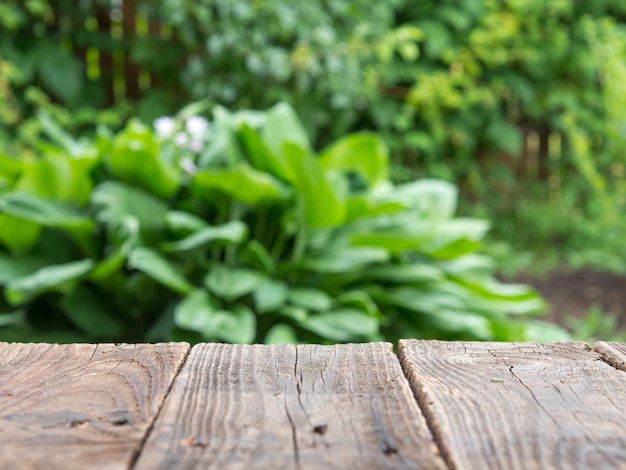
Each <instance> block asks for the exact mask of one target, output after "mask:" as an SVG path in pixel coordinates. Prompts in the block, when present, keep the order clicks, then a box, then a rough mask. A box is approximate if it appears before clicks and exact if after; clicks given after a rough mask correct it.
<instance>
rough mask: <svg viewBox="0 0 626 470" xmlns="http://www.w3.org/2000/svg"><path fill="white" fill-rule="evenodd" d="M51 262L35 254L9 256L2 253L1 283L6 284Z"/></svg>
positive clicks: (0, 266)
mask: <svg viewBox="0 0 626 470" xmlns="http://www.w3.org/2000/svg"><path fill="white" fill-rule="evenodd" d="M47 264H50V263H49V262H48V261H47V260H45V259H42V258H38V257H35V256H9V255H6V254H3V253H0V284H6V283H8V282H11V281H15V280H17V279H20V278H22V277H26V276H29V275H31V274H33V273H34V272H35V271H38V270H39V269H41V268H43V267H44V266H46V265H47Z"/></svg>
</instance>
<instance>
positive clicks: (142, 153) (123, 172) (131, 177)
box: [106, 121, 182, 198]
mask: <svg viewBox="0 0 626 470" xmlns="http://www.w3.org/2000/svg"><path fill="white" fill-rule="evenodd" d="M106 162H107V164H108V166H109V168H110V170H111V172H112V173H113V175H114V176H115V177H116V178H117V179H120V180H122V181H124V182H126V183H129V184H132V185H135V186H140V187H142V188H144V189H146V190H148V191H149V192H151V193H153V194H156V195H157V196H159V197H161V198H169V197H172V196H173V195H174V194H176V192H177V191H178V189H179V187H180V181H181V178H182V172H181V169H180V168H178V167H177V166H175V165H174V164H173V163H172V162H168V161H167V160H166V159H165V158H163V156H162V155H161V152H160V143H159V140H158V138H157V137H156V136H155V135H154V134H153V133H152V131H151V130H150V128H148V127H146V126H144V125H143V124H141V123H140V122H138V121H130V122H129V123H128V125H127V126H126V128H125V129H124V130H123V131H122V132H120V133H119V134H118V135H117V136H116V137H115V140H114V141H113V145H112V147H111V151H110V153H109V155H108V158H107V160H106Z"/></svg>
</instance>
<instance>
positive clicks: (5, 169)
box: [0, 154, 24, 182]
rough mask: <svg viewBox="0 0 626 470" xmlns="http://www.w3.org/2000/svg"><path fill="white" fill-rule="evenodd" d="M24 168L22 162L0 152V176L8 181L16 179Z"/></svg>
mask: <svg viewBox="0 0 626 470" xmlns="http://www.w3.org/2000/svg"><path fill="white" fill-rule="evenodd" d="M23 168H24V162H23V161H21V160H18V159H17V158H12V157H10V156H8V155H3V154H0V177H1V178H3V179H6V180H7V181H9V182H13V181H14V180H16V179H17V178H18V177H19V176H20V174H21V173H22V170H23Z"/></svg>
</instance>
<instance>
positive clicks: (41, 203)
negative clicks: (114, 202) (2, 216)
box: [0, 192, 94, 232]
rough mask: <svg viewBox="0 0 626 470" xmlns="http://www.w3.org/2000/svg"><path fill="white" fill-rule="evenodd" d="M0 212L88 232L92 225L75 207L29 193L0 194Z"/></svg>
mask: <svg viewBox="0 0 626 470" xmlns="http://www.w3.org/2000/svg"><path fill="white" fill-rule="evenodd" d="M0 212H4V213H6V214H10V215H13V216H15V217H18V218H21V219H25V220H29V221H32V222H35V223H37V224H40V225H43V226H46V227H57V228H63V229H69V230H74V229H75V230H84V231H86V232H89V231H91V230H93V226H94V224H93V221H92V220H91V219H89V218H87V217H83V216H82V215H81V213H80V212H79V211H78V210H76V209H75V208H73V207H71V206H68V205H65V204H61V203H56V202H52V201H47V200H44V199H41V198H39V197H37V196H36V195H34V194H29V193H22V192H11V193H6V194H4V195H2V196H0Z"/></svg>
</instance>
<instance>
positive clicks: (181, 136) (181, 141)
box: [174, 132, 189, 148]
mask: <svg viewBox="0 0 626 470" xmlns="http://www.w3.org/2000/svg"><path fill="white" fill-rule="evenodd" d="M187 142H189V136H188V135H187V134H185V133H184V132H179V133H178V134H176V137H174V143H175V144H176V145H178V146H179V147H181V148H183V147H185V146H186V145H187Z"/></svg>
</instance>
